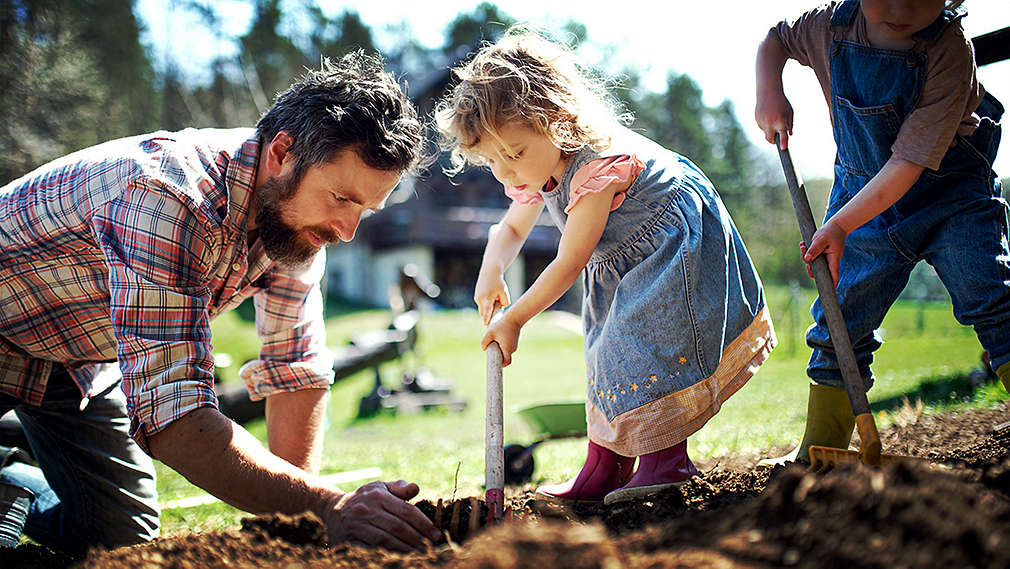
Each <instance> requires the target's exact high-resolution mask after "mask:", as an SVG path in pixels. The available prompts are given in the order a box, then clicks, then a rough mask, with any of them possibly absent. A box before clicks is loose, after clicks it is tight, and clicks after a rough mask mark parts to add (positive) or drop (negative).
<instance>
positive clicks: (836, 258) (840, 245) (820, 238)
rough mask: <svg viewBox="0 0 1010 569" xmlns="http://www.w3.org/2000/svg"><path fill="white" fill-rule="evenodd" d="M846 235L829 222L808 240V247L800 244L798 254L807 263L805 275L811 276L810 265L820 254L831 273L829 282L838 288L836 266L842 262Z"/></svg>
mask: <svg viewBox="0 0 1010 569" xmlns="http://www.w3.org/2000/svg"><path fill="white" fill-rule="evenodd" d="M846 237H848V233H847V232H846V231H845V230H844V229H842V228H841V227H840V226H839V225H837V224H835V223H832V222H831V221H830V220H829V221H828V222H827V223H825V224H824V225H822V226H821V228H820V229H818V230H817V231H816V232H814V236H813V237H812V238H811V239H810V247H805V246H804V245H803V244H802V243H801V244H800V253H801V254H802V255H803V260H804V261H806V263H807V273H808V274H810V276H813V271H812V270H811V269H810V263H811V262H812V261H813V260H814V259H816V258H817V257H818V256H819V255H821V253H823V254H824V255H825V259H826V260H827V262H828V270H829V271H830V272H831V280H832V282H834V284H835V286H836V287H837V286H838V266H839V265H840V264H841V262H842V253H843V252H844V251H845V238H846Z"/></svg>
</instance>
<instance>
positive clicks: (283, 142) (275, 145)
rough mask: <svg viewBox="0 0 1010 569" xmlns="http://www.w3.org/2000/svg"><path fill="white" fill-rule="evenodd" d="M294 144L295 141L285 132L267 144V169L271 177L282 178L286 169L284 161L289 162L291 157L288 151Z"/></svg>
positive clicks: (275, 136)
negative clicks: (284, 168)
mask: <svg viewBox="0 0 1010 569" xmlns="http://www.w3.org/2000/svg"><path fill="white" fill-rule="evenodd" d="M292 143H294V139H293V138H291V135H289V134H288V133H287V132H286V131H283V130H282V131H280V132H278V133H277V134H276V135H274V139H273V140H271V141H270V142H269V143H267V148H266V158H267V161H266V167H267V173H269V174H270V175H271V176H280V174H281V170H282V169H283V167H284V161H285V160H288V159H289V158H290V156H291V155H290V154H289V153H288V150H289V149H290V148H291V144H292Z"/></svg>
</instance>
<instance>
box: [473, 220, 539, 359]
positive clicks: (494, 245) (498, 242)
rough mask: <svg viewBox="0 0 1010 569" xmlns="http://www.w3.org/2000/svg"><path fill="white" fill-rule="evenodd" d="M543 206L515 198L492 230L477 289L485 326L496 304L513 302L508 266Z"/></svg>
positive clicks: (474, 296)
mask: <svg viewBox="0 0 1010 569" xmlns="http://www.w3.org/2000/svg"><path fill="white" fill-rule="evenodd" d="M543 208H544V206H543V203H541V204H540V205H532V206H531V205H523V204H521V203H518V202H513V203H512V205H511V206H509V209H508V212H506V213H505V217H503V218H502V220H501V221H500V222H498V223H497V224H496V225H493V226H492V227H491V231H490V232H489V233H488V239H487V247H485V248H484V258H483V260H482V261H481V265H480V273H479V274H478V276H477V285H476V286H475V287H474V292H473V301H474V302H475V303H477V310H478V311H479V312H480V316H481V318H482V319H483V320H484V325H485V326H487V324H488V322H490V321H491V316H492V315H493V314H494V311H495V308H496V307H498V306H501V307H505V306H508V305H509V303H510V301H509V293H508V287H507V286H506V285H505V279H504V274H505V269H507V268H508V267H509V265H511V264H512V261H514V260H515V259H516V256H518V255H519V250H520V249H522V246H523V243H525V242H526V237H528V236H529V234H530V231H532V230H533V226H534V225H536V222H537V219H538V218H539V217H540V212H541V211H543ZM485 347H486V346H485Z"/></svg>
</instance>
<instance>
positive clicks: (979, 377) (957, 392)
mask: <svg viewBox="0 0 1010 569" xmlns="http://www.w3.org/2000/svg"><path fill="white" fill-rule="evenodd" d="M993 381H995V379H994V378H991V377H986V376H985V374H984V372H982V371H981V370H973V371H971V372H968V373H955V374H952V375H942V376H938V377H934V378H930V379H926V380H923V382H922V383H920V384H919V385H918V387H917V388H916V389H913V390H909V391H906V392H904V393H899V394H897V395H894V396H891V397H888V398H886V399H879V400H877V401H873V402H871V403H870V410H871V411H873V412H874V413H878V412H880V411H896V410H898V409H900V408H901V407H902V406H903V405H904V402H905V401H906V400H907V401H910V402H913V403H914V402H915V401H916V400H922V403H923V404H924V405H926V406H927V407H940V406H945V405H953V404H956V403H961V402H964V401H968V400H971V399H972V397H973V395H974V394H975V392H976V390H978V389H979V388H980V387H981V385H982V384H983V383H991V382H993Z"/></svg>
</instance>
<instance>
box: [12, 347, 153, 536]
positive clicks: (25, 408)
mask: <svg viewBox="0 0 1010 569" xmlns="http://www.w3.org/2000/svg"><path fill="white" fill-rule="evenodd" d="M80 404H81V392H80V390H79V389H78V387H77V385H76V384H75V383H74V381H73V380H72V379H71V378H70V376H69V375H68V374H67V373H66V371H65V369H64V368H63V366H55V367H54V369H53V373H52V375H51V376H50V378H49V383H48V385H47V387H46V393H45V397H44V398H43V401H42V405H41V406H40V407H34V406H30V405H27V404H25V403H24V402H22V401H20V400H18V399H16V398H13V397H10V396H7V395H2V394H0V416H2V415H3V414H5V413H6V412H8V411H9V410H11V409H14V410H15V412H16V413H17V416H18V418H19V419H20V421H21V425H22V428H23V429H24V431H25V435H26V437H27V439H28V441H29V443H30V445H31V450H32V452H33V453H34V455H35V458H36V460H37V461H38V464H39V467H35V466H32V465H29V464H25V463H23V462H14V463H13V464H10V465H8V466H6V467H4V468H3V469H2V470H0V481H4V482H8V483H11V484H17V485H20V486H22V487H25V488H28V489H29V490H31V491H32V492H34V493H35V496H36V499H35V501H34V502H33V503H32V506H31V509H30V510H29V512H28V520H27V523H26V525H25V529H24V533H25V534H26V535H27V536H29V537H31V538H32V539H34V540H35V541H37V542H38V543H40V544H42V545H45V546H47V547H49V548H51V549H53V550H56V551H61V552H64V553H68V554H71V555H73V554H81V553H84V552H85V551H87V549H88V548H89V547H93V546H97V545H101V546H104V547H107V548H114V547H119V546H123V545H133V544H137V543H141V542H144V541H148V540H151V539H154V538H155V537H157V536H158V532H159V529H160V522H159V519H158V518H159V508H158V500H157V488H156V485H155V474H154V463H153V462H152V461H151V458H150V457H148V456H147V455H146V454H144V452H143V451H142V450H141V449H140V447H139V446H137V444H136V443H135V442H134V441H133V439H131V438H130V436H129V434H128V429H129V424H130V421H129V419H128V418H127V415H126V398H125V395H124V394H123V391H122V389H120V387H119V385H118V384H117V385H115V386H113V387H110V388H109V389H107V390H106V391H104V392H102V393H98V394H95V395H94V397H92V398H91V400H90V401H89V402H88V404H87V406H86V407H85V408H84V410H83V411H82V410H81V409H80Z"/></svg>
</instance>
